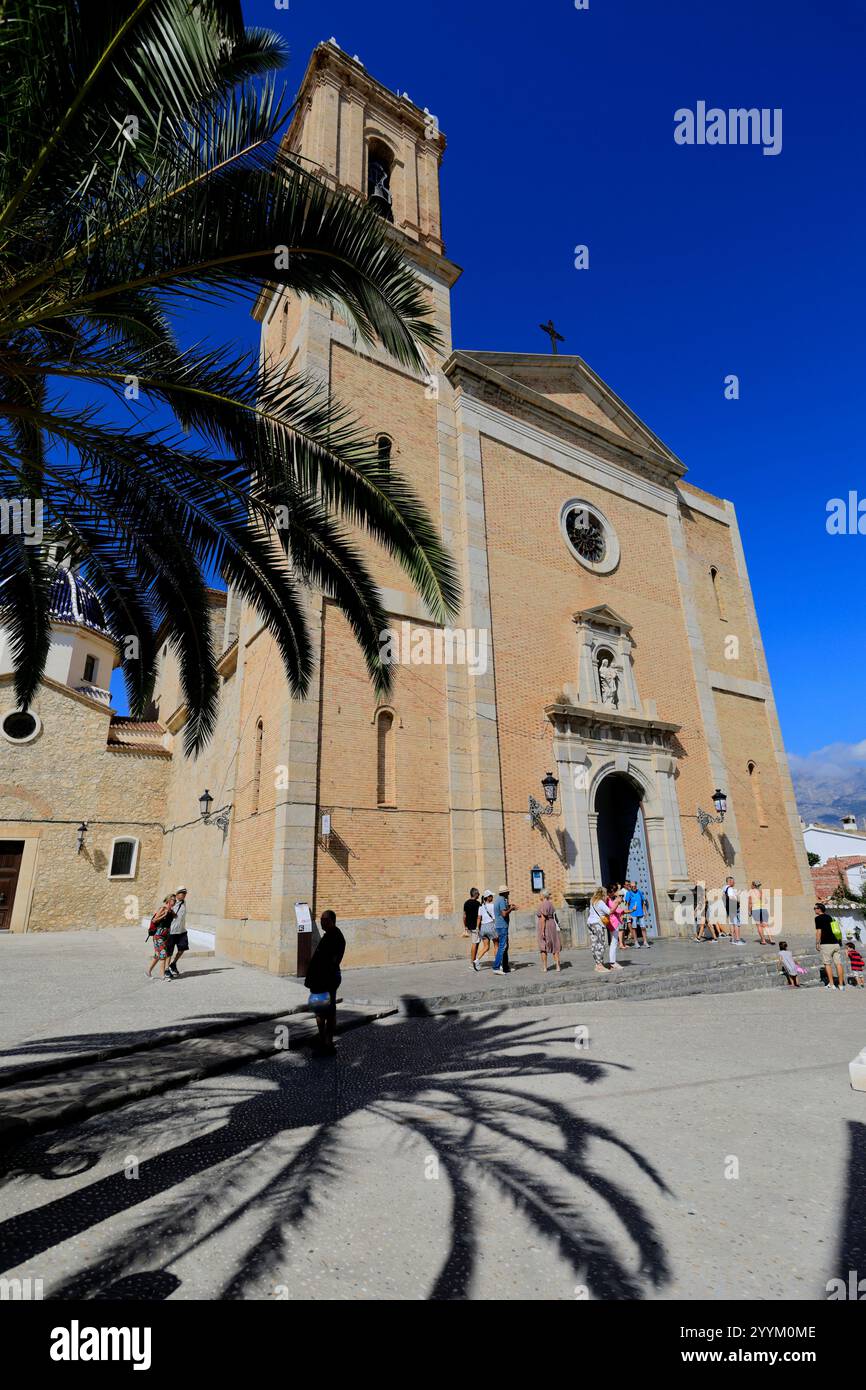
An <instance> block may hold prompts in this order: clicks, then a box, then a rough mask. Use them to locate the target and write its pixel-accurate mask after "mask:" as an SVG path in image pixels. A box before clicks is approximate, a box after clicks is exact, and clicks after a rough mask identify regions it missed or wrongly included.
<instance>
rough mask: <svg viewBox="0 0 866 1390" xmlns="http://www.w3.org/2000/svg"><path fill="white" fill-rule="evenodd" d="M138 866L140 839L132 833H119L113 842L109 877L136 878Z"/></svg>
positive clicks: (109, 862)
mask: <svg viewBox="0 0 866 1390" xmlns="http://www.w3.org/2000/svg"><path fill="white" fill-rule="evenodd" d="M137 868H138V840H136V839H135V838H134V837H132V836H130V835H119V836H118V837H117V839H115V840H112V842H111V858H110V859H109V861H108V877H109V878H135V871H136V869H137Z"/></svg>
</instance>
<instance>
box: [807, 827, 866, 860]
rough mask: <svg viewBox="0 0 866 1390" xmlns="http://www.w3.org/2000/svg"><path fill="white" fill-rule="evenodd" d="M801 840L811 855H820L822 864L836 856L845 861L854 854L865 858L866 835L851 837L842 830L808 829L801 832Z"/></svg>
mask: <svg viewBox="0 0 866 1390" xmlns="http://www.w3.org/2000/svg"><path fill="white" fill-rule="evenodd" d="M803 840H804V842H805V845H806V849H807V850H810V851H811V852H812V853H813V854H820V856H821V863H822V864H825V863H826V862H827V860H828V859H833V858H835V857H836V856H838V857H839V858H841V859H845V858H848V857H849V856H851V855H854V854H862V855H863V856H864V858H866V833H860V834H857V835H852V834H850V833H847V832H845V831H843V830H824V829H823V828H822V829H820V830H816V829H814V828H811V827H809V828H807V829H806V830H804V831H803Z"/></svg>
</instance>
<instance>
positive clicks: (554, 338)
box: [538, 319, 565, 354]
mask: <svg viewBox="0 0 866 1390" xmlns="http://www.w3.org/2000/svg"><path fill="white" fill-rule="evenodd" d="M538 326H539V328H540V329H541V331H542V333H547V334H549V335H550V350H551V352H553V353H554V354H556V353H558V352H559V348H558V347H557V346H556V344H557V343H564V342H565V339H564V338H563V336H562V334H561V333H557V331H556V329H555V328H554V326H553V319H548V321H547V323H540V324H539V325H538Z"/></svg>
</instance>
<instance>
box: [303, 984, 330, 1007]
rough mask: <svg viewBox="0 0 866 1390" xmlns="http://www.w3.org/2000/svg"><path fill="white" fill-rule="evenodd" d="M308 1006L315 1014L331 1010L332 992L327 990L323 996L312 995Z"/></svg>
mask: <svg viewBox="0 0 866 1390" xmlns="http://www.w3.org/2000/svg"><path fill="white" fill-rule="evenodd" d="M307 1004H308V1006H309V1008H311V1009H312V1010H313V1012H314V1013H315V1012H316V1010H317V1009H329V1008H330V1007H331V991H330V990H329V989H326V990H325V991H324V992H323V993H321V994H311V995H310V997H309V999H308V1000H307Z"/></svg>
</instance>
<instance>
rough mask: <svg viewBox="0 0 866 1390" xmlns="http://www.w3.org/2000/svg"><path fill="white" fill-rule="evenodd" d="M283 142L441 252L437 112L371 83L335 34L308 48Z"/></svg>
mask: <svg viewBox="0 0 866 1390" xmlns="http://www.w3.org/2000/svg"><path fill="white" fill-rule="evenodd" d="M286 147H287V148H288V149H289V150H292V151H294V152H295V153H297V154H298V155H300V156H301V157H302V158H303V159H304V161H305V162H307V161H309V165H310V166H311V167H312V168H314V169H315V170H316V171H317V172H318V173H319V174H320V176H322V177H324V178H326V179H327V180H328V181H329V182H331V183H333V184H334V185H335V186H336V187H338V188H342V189H345V190H346V191H349V192H353V193H358V194H360V195H361V196H362V197H364V198H366V199H367V200H368V201H369V202H370V203H371V204H372V205H373V206H374V207H375V208H376V211H377V212H379V213H381V214H382V216H384V217H386V218H387V220H388V221H391V222H393V224H394V226H395V228H396V229H397V230H398V231H399V232H402V233H403V235H404V236H405V237H406V238H407V239H408V240H409V241H411V242H414V243H416V245H417V246H418V247H419V248H424V249H426V250H427V251H429V252H432V253H434V255H439V256H442V255H444V251H445V247H444V243H443V241H442V225H441V218H440V206H439V166H440V163H441V160H442V154H443V152H444V149H445V137H444V136H443V134H442V132H441V131H440V129H439V123H438V121H437V119H436V117H435V116H434V115H432V114H431V113H430V112H429V111H427V110H426V109H425V110H421V109H419V107H417V106H416V105H415V104H414V102H413V101H411V100H410V98H409V96H408V95H407V94H406V93H405V92H404V93H402V94H400V93H397V92H392V91H389V90H388V88H387V87H383V86H382V84H381V83H379V82H376V81H375V80H374V79H373V78H372V77H370V75H369V73H368V72H367V71H366V69H365V67H364V65H363V63H362V62H361V61H360V60H359V59H358V58H357V57H355V58H350V57H349V55H348V54H347V53H343V51H342V50H341V49H340V48H339V47H338V46H337V43H336V41H335V40H334V39H329V40H328V42H327V43H321V44H319V46H318V47H317V48H316V49H315V50H314V52H313V55H312V57H311V59H310V62H309V65H308V67H307V71H306V73H305V75H304V80H303V82H302V84H301V90H300V92H299V94H298V112H297V115H296V116H295V119H294V121H293V122H292V125H291V127H290V129H289V132H288V134H287V136H286Z"/></svg>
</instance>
